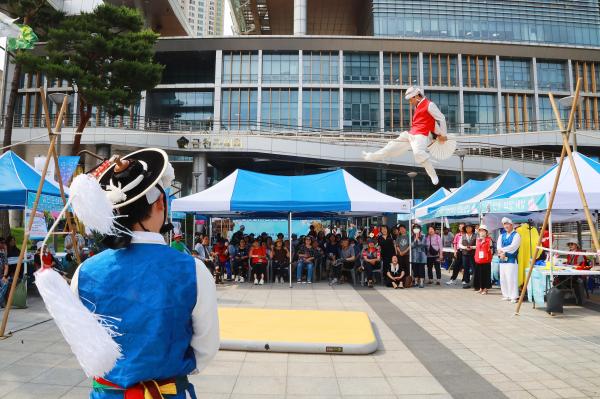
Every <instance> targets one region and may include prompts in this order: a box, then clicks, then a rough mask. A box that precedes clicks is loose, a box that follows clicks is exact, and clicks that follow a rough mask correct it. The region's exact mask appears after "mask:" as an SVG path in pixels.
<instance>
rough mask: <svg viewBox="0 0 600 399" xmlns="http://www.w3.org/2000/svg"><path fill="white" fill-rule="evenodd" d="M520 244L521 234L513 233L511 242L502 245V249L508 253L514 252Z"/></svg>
mask: <svg viewBox="0 0 600 399" xmlns="http://www.w3.org/2000/svg"><path fill="white" fill-rule="evenodd" d="M520 246H521V236H520V235H519V233H515V235H514V237H513V239H512V242H511V243H510V245H508V246H506V247H504V248H503V251H504V252H508V253H509V254H512V253H514V252H516V251H517V250H518V249H519V247H520Z"/></svg>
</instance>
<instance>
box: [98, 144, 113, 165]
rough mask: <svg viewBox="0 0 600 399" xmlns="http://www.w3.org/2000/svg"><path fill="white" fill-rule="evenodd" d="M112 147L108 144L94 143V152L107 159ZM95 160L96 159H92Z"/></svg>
mask: <svg viewBox="0 0 600 399" xmlns="http://www.w3.org/2000/svg"><path fill="white" fill-rule="evenodd" d="M111 151H112V148H111V145H110V144H96V154H98V155H100V156H101V157H102V158H105V159H108V158H110V156H111V155H112V154H111ZM94 162H96V160H94Z"/></svg>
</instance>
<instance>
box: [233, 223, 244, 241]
mask: <svg viewBox="0 0 600 399" xmlns="http://www.w3.org/2000/svg"><path fill="white" fill-rule="evenodd" d="M245 230H246V226H244V225H241V226H240V229H239V230H238V231H236V232H235V233H233V235H232V236H231V245H236V246H237V245H238V244H239V243H240V241H242V239H243V238H244V231H245Z"/></svg>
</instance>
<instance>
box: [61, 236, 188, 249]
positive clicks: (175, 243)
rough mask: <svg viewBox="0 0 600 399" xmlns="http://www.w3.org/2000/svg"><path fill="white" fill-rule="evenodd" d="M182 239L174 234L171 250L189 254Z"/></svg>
mask: <svg viewBox="0 0 600 399" xmlns="http://www.w3.org/2000/svg"><path fill="white" fill-rule="evenodd" d="M67 237H68V236H67ZM182 238H183V235H182V234H181V233H176V234H175V235H174V236H173V242H172V243H171V248H173V249H174V250H176V251H179V252H181V253H184V254H191V252H190V250H189V249H187V247H186V246H185V243H183V242H182V241H181V239H182ZM66 241H67V240H66V238H65V247H66V246H67V244H66Z"/></svg>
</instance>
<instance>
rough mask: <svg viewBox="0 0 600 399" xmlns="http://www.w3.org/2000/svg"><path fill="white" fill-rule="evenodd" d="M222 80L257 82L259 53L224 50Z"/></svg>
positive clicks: (227, 81) (228, 81) (229, 81)
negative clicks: (226, 51)
mask: <svg viewBox="0 0 600 399" xmlns="http://www.w3.org/2000/svg"><path fill="white" fill-rule="evenodd" d="M222 81H223V83H257V82H258V53H256V52H251V51H235V52H228V53H225V52H224V53H223V74H222Z"/></svg>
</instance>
